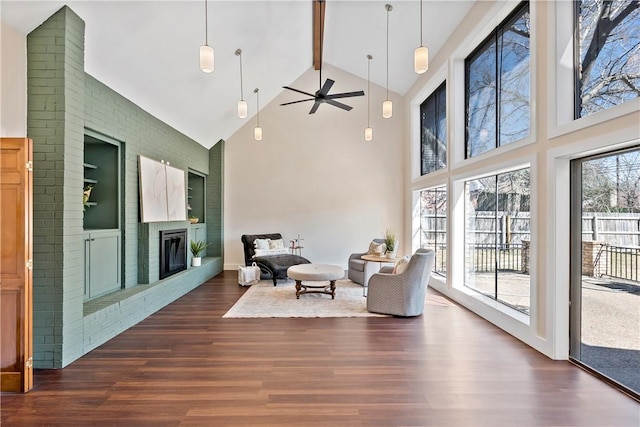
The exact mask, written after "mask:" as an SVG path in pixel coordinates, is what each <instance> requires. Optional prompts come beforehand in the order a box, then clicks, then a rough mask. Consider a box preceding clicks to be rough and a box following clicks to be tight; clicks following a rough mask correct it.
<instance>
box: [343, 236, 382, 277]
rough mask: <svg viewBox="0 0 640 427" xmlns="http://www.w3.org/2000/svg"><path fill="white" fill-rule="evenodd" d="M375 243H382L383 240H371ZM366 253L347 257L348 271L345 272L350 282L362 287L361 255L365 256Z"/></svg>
mask: <svg viewBox="0 0 640 427" xmlns="http://www.w3.org/2000/svg"><path fill="white" fill-rule="evenodd" d="M373 241H374V242H376V243H384V239H373ZM366 254H367V252H366V251H365V252H358V253H355V254H351V255H350V256H349V270H347V277H348V278H349V280H351V281H352V282H355V283H357V284H359V285H362V286H364V261H363V260H362V258H361V257H362V255H366Z"/></svg>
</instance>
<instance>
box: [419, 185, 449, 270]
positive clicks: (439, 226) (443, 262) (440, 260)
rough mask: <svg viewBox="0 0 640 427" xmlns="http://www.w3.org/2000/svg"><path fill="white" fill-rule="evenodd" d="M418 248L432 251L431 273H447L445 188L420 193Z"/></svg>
mask: <svg viewBox="0 0 640 427" xmlns="http://www.w3.org/2000/svg"><path fill="white" fill-rule="evenodd" d="M420 247H422V248H428V249H433V250H434V251H435V252H436V262H435V265H434V267H433V271H434V272H436V273H439V274H442V275H445V274H446V272H447V252H446V251H447V187H446V186H444V185H443V186H442V187H436V188H431V189H429V190H423V191H421V192H420Z"/></svg>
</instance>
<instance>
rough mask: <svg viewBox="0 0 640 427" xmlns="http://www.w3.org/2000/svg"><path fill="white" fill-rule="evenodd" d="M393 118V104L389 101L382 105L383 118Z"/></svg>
mask: <svg viewBox="0 0 640 427" xmlns="http://www.w3.org/2000/svg"><path fill="white" fill-rule="evenodd" d="M391 116H393V103H392V102H391V101H389V100H388V99H387V100H386V101H384V102H383V103H382V117H383V118H385V119H390V118H391Z"/></svg>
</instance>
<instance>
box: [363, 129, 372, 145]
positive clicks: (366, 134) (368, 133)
mask: <svg viewBox="0 0 640 427" xmlns="http://www.w3.org/2000/svg"><path fill="white" fill-rule="evenodd" d="M364 140H365V141H367V142H369V141H373V128H365V129H364Z"/></svg>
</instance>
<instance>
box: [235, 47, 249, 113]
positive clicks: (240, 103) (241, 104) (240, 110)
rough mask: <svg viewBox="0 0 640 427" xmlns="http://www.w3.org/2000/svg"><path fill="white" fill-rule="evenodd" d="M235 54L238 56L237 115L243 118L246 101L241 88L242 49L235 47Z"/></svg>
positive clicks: (245, 111)
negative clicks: (238, 95)
mask: <svg viewBox="0 0 640 427" xmlns="http://www.w3.org/2000/svg"><path fill="white" fill-rule="evenodd" d="M236 56H238V57H240V101H238V117H240V118H241V119H244V118H245V117H247V111H248V108H247V101H245V100H244V91H243V90H242V49H236Z"/></svg>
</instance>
